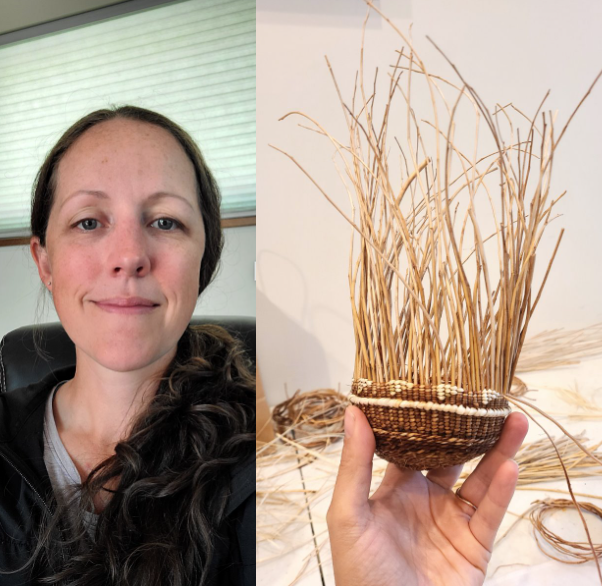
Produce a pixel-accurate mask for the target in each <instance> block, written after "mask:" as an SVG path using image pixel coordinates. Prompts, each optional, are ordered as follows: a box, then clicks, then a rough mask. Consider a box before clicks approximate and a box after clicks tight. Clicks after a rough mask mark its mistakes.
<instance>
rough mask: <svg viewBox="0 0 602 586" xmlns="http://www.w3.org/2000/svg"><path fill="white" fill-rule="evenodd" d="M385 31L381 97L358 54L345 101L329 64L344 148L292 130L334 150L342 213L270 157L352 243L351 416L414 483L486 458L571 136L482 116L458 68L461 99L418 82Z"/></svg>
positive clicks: (541, 118)
mask: <svg viewBox="0 0 602 586" xmlns="http://www.w3.org/2000/svg"><path fill="white" fill-rule="evenodd" d="M368 3H369V2H368ZM384 18H385V19H386V17H384ZM386 20H388V19H386ZM388 22H389V23H390V21H388ZM390 24H391V26H393V28H394V29H395V30H396V32H397V33H398V34H399V35H400V37H401V38H402V41H403V44H404V46H403V47H402V48H401V50H399V51H397V52H396V54H395V55H394V59H393V62H394V64H393V65H391V64H390V61H388V62H387V63H386V65H387V68H386V69H387V73H388V79H387V81H386V86H384V87H385V89H384V90H383V89H382V88H383V86H382V85H381V86H379V85H378V81H379V80H378V75H375V77H374V79H373V80H372V79H371V80H370V83H365V81H364V49H363V48H364V43H363V40H362V50H361V56H360V65H359V72H358V75H357V77H356V82H355V89H354V92H353V97H352V99H351V101H349V102H346V101H345V100H344V99H343V97H342V94H341V91H340V89H339V86H338V84H337V82H336V79H335V76H334V74H332V69H331V68H330V64H329V63H328V60H327V63H328V67H329V69H330V71H331V74H332V78H333V80H334V84H335V88H336V91H337V94H338V96H339V100H340V102H341V106H342V110H343V115H344V117H345V121H346V125H347V129H348V138H347V139H346V140H344V141H339V140H338V139H336V138H335V137H334V136H332V135H331V134H330V133H329V132H328V130H326V129H325V128H324V127H323V126H322V125H321V124H320V123H319V122H317V121H316V120H314V119H313V118H311V117H310V116H308V115H307V114H304V113H301V112H292V113H290V114H287V116H290V115H292V114H294V115H298V116H301V117H303V118H304V119H305V120H308V121H310V122H311V123H312V125H313V126H312V128H311V130H314V131H316V132H318V133H319V134H321V135H322V136H324V137H327V138H328V139H330V141H331V142H332V145H333V146H334V147H335V149H336V153H337V155H338V157H339V158H338V161H340V164H342V171H343V172H342V173H340V175H341V177H342V179H343V182H344V183H345V185H346V188H347V192H348V194H349V198H350V201H351V209H352V211H351V213H350V214H347V213H345V212H344V211H343V210H342V209H341V207H340V206H339V205H337V203H336V202H335V201H334V200H333V198H332V197H331V196H330V195H328V194H327V193H326V192H325V191H324V190H323V189H322V188H321V187H320V185H319V184H318V182H317V181H316V180H315V179H313V177H312V175H311V174H310V173H309V172H308V171H306V170H305V169H304V167H303V166H302V165H300V164H299V163H298V162H297V161H296V160H295V159H294V158H293V157H292V156H291V155H289V154H288V153H286V152H284V151H281V152H283V153H284V154H285V155H286V156H288V157H289V158H290V159H291V160H292V161H293V162H294V163H295V164H296V165H297V166H298V167H299V168H300V169H301V170H302V171H303V172H304V173H305V174H306V175H307V176H308V177H309V178H310V179H311V181H312V182H313V183H314V185H316V187H318V189H320V191H321V192H322V194H323V195H324V196H325V197H326V198H327V199H328V200H329V201H330V202H331V203H332V204H333V205H334V206H335V207H336V208H337V210H338V211H339V212H340V213H341V214H342V215H343V216H344V217H345V218H346V220H347V221H348V222H349V223H350V224H351V225H352V227H353V230H354V233H355V234H356V236H355V238H352V245H351V257H350V266H349V285H350V294H351V302H352V314H353V326H354V331H355V342H356V356H355V370H354V375H353V381H352V394H351V396H350V401H351V402H352V403H353V404H355V405H357V406H358V407H360V408H361V409H362V410H363V412H364V413H365V414H366V416H367V418H368V420H369V422H370V424H371V426H372V428H373V431H374V434H375V437H376V445H377V449H376V451H377V454H378V455H379V456H381V457H382V458H384V459H385V460H388V461H390V462H394V463H395V464H397V465H399V466H401V467H407V468H412V469H416V470H424V469H430V468H438V467H442V466H450V465H454V464H460V463H463V462H466V461H468V460H470V459H471V458H474V457H475V456H477V455H479V454H482V453H484V452H486V451H487V450H489V449H490V448H491V447H492V446H493V445H494V443H495V442H496V440H497V439H498V437H499V435H500V433H501V428H502V425H503V423H504V420H505V418H506V416H507V415H508V414H509V412H510V407H509V403H508V401H507V400H506V397H507V396H508V393H509V391H510V388H511V385H512V380H513V377H514V373H515V370H516V367H517V362H518V358H519V354H520V351H521V347H522V345H523V342H524V340H525V336H526V334H527V327H528V325H529V321H530V320H531V317H532V315H533V312H534V310H535V308H536V306H537V304H538V302H539V300H540V296H541V294H542V290H543V288H544V285H545V282H546V280H547V277H548V274H549V271H550V269H551V265H552V262H553V259H554V256H555V254H556V251H557V249H558V245H559V244H560V240H561V238H562V231H561V232H560V233H559V234H557V235H556V237H555V242H556V244H555V247H550V248H549V250H548V253H547V255H546V256H547V258H545V259H541V258H537V265H538V269H539V270H538V272H536V253H537V250H538V246H539V245H540V242H541V240H542V238H543V236H544V233H546V229H547V228H548V225H549V224H550V222H551V221H552V220H553V219H554V217H555V216H554V215H553V210H554V206H555V205H556V203H557V202H558V200H559V199H560V198H561V197H562V195H564V194H560V195H558V196H557V197H554V195H553V193H552V192H551V188H550V181H551V176H552V165H553V161H554V156H555V152H556V149H557V147H558V143H559V141H560V139H561V138H562V135H563V134H564V132H565V130H566V126H565V127H564V128H563V129H562V131H561V132H560V133H559V134H558V135H557V134H556V133H555V127H554V120H555V117H554V116H553V115H552V114H551V113H548V112H545V111H544V110H543V104H544V102H545V98H544V101H543V102H542V103H541V105H540V106H539V108H538V109H537V111H536V112H535V114H534V115H533V116H532V117H528V116H527V115H525V114H524V113H523V112H521V111H520V110H518V109H517V108H515V107H514V106H513V105H512V104H508V105H506V106H503V107H502V106H499V105H498V106H496V108H495V109H494V110H493V111H490V110H489V109H488V108H487V107H486V106H485V105H484V103H483V102H482V100H481V99H480V98H479V96H478V95H477V93H476V92H475V90H474V89H473V88H472V87H471V86H470V85H469V84H468V83H466V82H465V81H464V79H463V78H462V76H461V74H460V73H459V72H458V70H457V69H456V68H455V66H453V64H451V63H450V65H451V66H452V68H453V69H454V71H455V74H456V76H457V78H458V82H456V83H452V82H450V81H448V80H446V79H444V78H443V77H441V76H439V75H433V74H431V73H429V71H428V70H427V68H426V65H425V64H424V62H423V61H422V59H421V58H420V56H419V55H418V54H417V52H416V51H415V49H414V47H413V45H412V42H411V41H410V40H409V39H408V38H407V36H406V35H404V33H402V32H401V31H399V30H398V29H396V28H395V27H394V25H393V24H392V23H390ZM364 30H365V28H364ZM433 45H434V43H433ZM441 54H442V55H443V53H441ZM443 57H445V55H443ZM445 58H446V57H445ZM446 59H447V58H446ZM377 74H378V72H377ZM420 83H422V84H423V87H424V88H426V89H425V93H424V94H423V96H424V95H427V96H428V99H429V100H430V104H431V106H432V109H431V115H430V119H427V120H425V119H423V118H422V117H421V116H418V115H417V114H416V110H417V109H418V108H422V107H423V106H424V97H422V98H421V99H419V100H416V99H414V100H413V95H414V93H415V91H416V88H417V87H418V86H419V84H420ZM594 83H595V82H594ZM379 87H380V90H379V89H378V88H379ZM590 91H591V88H590ZM588 94H589V92H588ZM586 96H587V94H586ZM546 97H547V96H546ZM584 99H585V97H584ZM415 102H416V103H415ZM582 102H583V100H582ZM582 102H581V103H582ZM581 103H580V104H579V106H580V105H581ZM467 105H468V107H469V108H468V109H469V113H470V116H467V114H466V110H467V108H466V106H467ZM579 106H578V107H579ZM578 107H577V109H578ZM399 108H401V110H402V113H401V115H400V114H399V111H398V110H399ZM396 110H397V112H396ZM575 111H576V110H575ZM460 112H461V113H462V114H461V116H459V113H460ZM574 114H575V112H573V115H574ZM287 116H285V117H284V118H286V117H287ZM571 119H572V116H571V117H570V118H569V122H570V120H571ZM393 120H395V121H394V123H393V122H392V121H393ZM567 125H568V123H567ZM457 126H459V128H458V127H457ZM502 129H503V130H502ZM467 133H468V135H469V136H470V137H474V138H471V141H472V144H470V145H469V147H468V148H463V147H461V146H460V142H461V140H460V139H458V140H456V136H457V135H462V140H465V138H466V135H467ZM481 135H485V139H483V138H482V136H481ZM483 140H485V141H486V142H487V143H488V147H487V151H486V154H483V153H482V152H481V151H482V149H481V148H480V146H481V142H483ZM277 150H280V149H277ZM345 177H346V179H345ZM354 241H355V242H354ZM540 255H541V253H540ZM539 265H542V266H541V267H540V266H539ZM536 275H537V278H536Z"/></svg>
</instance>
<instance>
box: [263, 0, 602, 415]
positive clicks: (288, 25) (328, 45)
mask: <svg viewBox="0 0 602 586" xmlns="http://www.w3.org/2000/svg"><path fill="white" fill-rule="evenodd" d="M378 5H379V6H380V7H381V8H382V9H383V10H384V11H385V12H387V13H388V14H390V15H391V17H392V18H393V19H394V20H395V22H396V23H397V24H398V25H399V26H400V27H401V28H402V29H404V30H407V29H408V27H409V25H410V23H412V22H413V23H414V28H413V37H414V39H415V44H416V47H417V49H418V50H419V52H420V53H421V54H422V55H423V58H424V59H427V58H428V59H429V61H428V63H433V64H434V67H435V68H436V69H438V70H442V69H445V67H444V65H443V63H442V62H441V59H440V58H438V57H436V55H435V54H434V50H433V49H432V47H430V45H429V44H428V42H427V41H426V40H425V35H427V34H428V35H429V36H431V37H432V38H433V39H434V40H435V41H436V42H437V43H438V44H439V45H440V46H441V47H442V48H444V50H445V51H446V53H447V54H448V55H449V56H450V57H451V58H452V60H453V61H454V63H456V64H457V65H458V66H459V67H460V69H461V71H462V72H463V74H464V75H465V77H466V78H467V79H468V80H469V81H470V83H471V84H472V85H474V86H475V87H476V88H477V89H478V91H479V93H480V95H481V97H482V98H483V99H484V100H485V102H486V103H487V104H488V105H489V106H493V105H494V104H495V102H496V101H499V102H500V103H503V104H506V103H508V102H509V101H513V102H514V103H515V104H517V105H519V107H521V108H523V109H525V110H526V111H528V112H533V111H535V109H536V107H537V105H538V104H539V102H540V101H541V99H542V97H543V95H544V94H545V92H546V90H547V89H548V88H551V89H552V94H551V97H550V99H549V101H548V108H549V109H552V110H556V109H558V110H559V111H560V114H559V117H558V123H559V124H561V123H562V122H564V121H566V119H567V117H568V115H569V113H570V111H571V110H572V109H573V108H574V107H575V105H576V104H577V103H578V102H579V100H580V98H581V97H582V96H583V94H584V93H585V91H586V89H587V87H588V86H589V84H590V83H591V82H592V80H593V79H594V77H595V75H596V74H597V73H598V71H599V70H600V69H602V36H601V35H600V34H599V31H600V30H601V27H602V5H600V4H599V3H595V2H590V1H588V0H578V1H577V2H574V3H562V2H554V3H552V4H551V3H550V2H548V1H547V0H532V1H530V2H523V1H522V0H508V1H506V2H498V3H494V2H482V1H481V0H457V1H455V2H448V1H447V0H420V1H411V0H403V1H402V0H381V1H380V2H379V3H378ZM364 15H365V5H364V3H363V2H361V1H360V0H344V1H338V0H331V1H330V2H324V1H322V0H287V2H281V1H279V0H258V3H257V43H258V44H257V62H258V74H257V98H258V100H257V101H258V105H257V126H258V134H257V176H258V194H259V196H258V238H257V258H258V264H257V288H258V296H257V320H258V359H259V364H260V368H261V370H262V376H263V380H264V386H265V389H266V394H267V397H268V401H269V402H271V403H272V404H274V403H275V402H277V401H280V400H283V399H284V396H285V395H284V387H285V385H287V387H288V391H289V393H292V392H294V391H295V390H296V389H297V388H301V389H303V390H311V389H315V388H318V387H324V386H333V387H337V386H338V385H339V384H340V385H341V388H342V390H344V391H346V390H348V388H349V386H348V385H349V383H350V379H351V376H352V368H353V356H354V343H353V332H352V327H351V319H350V310H349V301H348V289H347V258H348V248H349V234H350V230H349V227H348V226H347V225H346V224H345V222H344V221H343V220H342V219H341V218H340V217H339V216H338V215H337V213H336V212H335V211H334V210H333V209H332V208H331V207H330V206H329V204H328V203H327V202H326V201H325V200H324V198H323V197H322V196H321V195H320V194H319V193H318V192H317V190H316V189H315V188H314V187H313V186H312V185H311V183H310V182H309V181H308V180H307V179H306V178H305V177H304V176H303V175H302V174H301V173H300V171H299V170H298V169H296V168H295V167H294V166H293V164H292V163H291V162H290V161H289V160H287V159H285V158H284V157H283V156H282V155H281V154H279V153H277V152H275V151H273V150H272V149H270V148H269V147H268V143H272V144H275V145H278V146H279V147H281V148H284V149H286V150H288V151H289V152H290V153H291V154H294V155H295V157H296V158H297V159H298V160H299V161H300V162H302V163H303V164H304V165H305V166H306V167H307V168H308V169H310V170H311V171H312V173H313V174H314V175H315V177H316V178H318V179H319V180H320V182H321V183H322V185H323V186H324V187H325V188H326V189H327V191H328V192H329V193H331V194H332V195H333V196H334V197H335V198H336V199H337V201H338V202H340V204H341V206H343V207H344V208H345V209H348V204H347V197H346V195H345V193H344V191H343V190H342V188H341V187H340V183H339V179H338V177H337V175H336V172H335V170H334V167H333V165H332V162H331V155H332V150H331V149H330V148H329V147H328V146H327V145H325V144H324V143H323V142H322V141H321V140H320V139H319V137H317V136H315V135H314V136H312V135H311V134H310V133H308V132H306V131H303V130H301V129H299V128H298V127H297V126H296V123H297V121H296V120H290V119H289V120H287V121H284V122H278V118H280V117H281V116H282V115H283V114H285V113H287V112H289V111H291V110H302V111H305V112H307V113H308V114H311V115H312V116H314V117H315V118H316V119H318V120H319V121H320V122H322V123H324V124H325V125H326V126H327V127H328V128H329V129H331V130H333V132H334V133H338V136H342V133H341V130H342V128H343V118H342V114H341V112H340V109H339V107H338V104H337V99H336V95H335V92H334V89H333V87H332V83H331V81H330V78H329V75H328V71H327V69H326V66H325V62H324V55H325V54H327V55H328V56H329V58H330V60H331V63H332V65H333V67H334V69H335V71H336V74H337V78H338V80H339V83H340V85H341V88H342V91H343V92H344V93H345V95H346V96H349V95H350V90H351V85H352V82H353V79H354V75H355V71H356V68H357V65H358V50H359V44H360V28H361V23H362V20H363V18H364ZM366 45H367V48H368V50H369V51H368V52H369V53H371V54H372V55H375V54H376V55H378V54H380V55H382V56H383V58H382V59H381V65H382V64H383V63H384V64H385V65H388V64H389V63H391V61H392V50H393V48H396V47H398V46H399V43H398V42H397V41H395V39H394V36H393V35H392V34H391V31H390V30H389V29H388V28H387V26H386V25H385V24H384V23H383V21H382V20H381V19H380V18H379V17H378V16H375V15H373V16H372V17H371V20H370V22H369V26H368V29H367V32H366ZM367 59H368V61H370V60H371V58H370V57H367ZM446 71H447V73H449V69H447V70H446ZM383 73H384V71H383V70H381V74H383ZM601 106H602V85H600V86H599V87H598V88H596V90H595V92H594V93H593V94H592V96H591V98H590V100H589V101H588V102H587V103H586V104H585V106H584V108H583V110H582V111H581V112H580V113H579V115H578V116H577V118H576V119H575V120H574V123H573V124H572V127H571V129H570V131H569V133H568V134H567V135H566V137H565V138H564V139H563V144H562V145H561V147H560V148H559V151H558V153H557V155H558V157H557V162H556V166H555V170H554V186H555V192H556V194H558V193H560V192H562V191H564V190H565V189H566V190H568V192H569V194H568V196H567V197H566V198H565V200H564V201H563V202H562V203H561V205H560V207H559V208H558V211H559V212H560V213H562V214H563V215H562V217H561V218H559V219H558V220H556V221H555V225H553V226H552V230H551V232H550V235H551V236H552V237H553V236H554V235H556V234H557V233H558V229H559V228H560V227H564V228H565V229H566V233H565V238H564V240H563V243H562V246H561V250H560V252H559V254H558V258H557V262H556V265H555V267H554V269H553V271H552V274H551V276H550V279H549V283H548V286H547V290H546V292H545V293H544V296H543V298H542V301H541V303H540V306H539V307H538V311H537V314H536V316H535V318H534V321H533V322H532V328H531V330H530V331H531V332H536V331H539V330H542V329H547V328H556V327H567V328H571V327H579V326H585V325H587V324H591V323H594V322H599V321H601V320H602V306H601V304H600V302H599V296H600V293H599V292H600V290H601V289H602V270H601V267H600V265H601V264H602V263H601V260H602V259H601V255H602V229H601V218H602V197H601V196H600V179H599V165H600V163H599V162H600V161H601V160H602V140H600V137H601V136H602V116H601V115H600V111H601ZM550 247H551V239H550V241H549V244H548V245H545V246H544V248H542V252H546V251H548V252H549V250H550ZM540 264H541V263H540ZM541 270H542V267H541V266H540V274H541Z"/></svg>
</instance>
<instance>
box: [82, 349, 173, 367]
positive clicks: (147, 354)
mask: <svg viewBox="0 0 602 586" xmlns="http://www.w3.org/2000/svg"><path fill="white" fill-rule="evenodd" d="M175 352H176V346H172V347H171V348H167V349H166V348H132V347H131V346H130V347H128V348H120V347H119V345H118V344H115V345H113V346H111V347H109V348H94V349H91V350H89V351H86V350H85V349H84V350H83V354H85V355H86V358H85V360H86V361H91V362H93V363H96V364H98V365H99V366H101V367H103V368H105V369H106V370H112V371H114V372H135V371H141V370H146V369H151V370H155V369H160V370H162V369H165V368H167V366H168V365H169V363H170V362H171V360H172V358H173V356H174V355H175ZM81 358H83V356H81V357H79V356H78V364H79V361H80V359H81Z"/></svg>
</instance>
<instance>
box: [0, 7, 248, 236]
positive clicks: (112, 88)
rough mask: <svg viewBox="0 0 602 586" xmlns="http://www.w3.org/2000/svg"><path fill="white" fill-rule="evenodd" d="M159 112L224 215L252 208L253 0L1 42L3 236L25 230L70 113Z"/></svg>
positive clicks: (160, 11)
mask: <svg viewBox="0 0 602 586" xmlns="http://www.w3.org/2000/svg"><path fill="white" fill-rule="evenodd" d="M123 104H133V105H137V106H141V107H144V108H149V109H151V110H156V111H158V112H160V113H162V114H164V115H166V116H168V117H169V118H171V119H173V120H174V121H175V122H177V123H178V124H180V125H181V126H182V127H183V128H185V129H186V130H187V131H188V132H189V133H190V134H191V135H192V136H193V138H194V139H195V140H196V141H197V143H198V144H199V146H200V148H201V151H202V152H203V154H204V156H205V159H206V161H207V163H208V165H209V167H210V168H211V170H212V171H213V173H214V175H215V176H216V179H217V182H218V184H219V186H220V188H221V191H222V196H223V204H222V213H223V215H224V217H236V216H243V215H254V213H255V1H254V0H230V1H224V0H186V1H183V2H179V3H172V4H168V5H165V6H160V7H157V8H152V9H148V10H146V11H143V12H138V13H133V14H128V15H126V16H121V17H117V18H114V19H110V20H106V21H102V22H97V23H94V24H88V25H85V26H82V27H80V28H76V29H71V30H67V31H63V32H59V33H55V34H52V35H49V36H45V37H40V38H35V39H31V40H27V41H22V42H20V43H16V44H14V45H7V46H4V47H1V48H0V238H2V237H14V236H26V235H28V234H29V229H28V224H29V211H30V198H31V186H32V183H33V181H34V178H35V175H36V173H37V171H38V169H39V167H40V165H41V164H42V162H43V160H44V157H45V155H46V154H47V152H48V151H49V150H50V148H52V145H53V144H54V143H55V142H56V141H57V140H58V138H59V137H60V135H61V134H62V132H64V131H65V130H66V129H67V128H68V127H69V126H70V125H71V124H72V123H73V122H75V121H76V120H77V119H79V118H80V117H81V116H83V115H85V114H87V113H88V112H91V111H93V110H96V109H99V108H105V107H107V106H110V105H123Z"/></svg>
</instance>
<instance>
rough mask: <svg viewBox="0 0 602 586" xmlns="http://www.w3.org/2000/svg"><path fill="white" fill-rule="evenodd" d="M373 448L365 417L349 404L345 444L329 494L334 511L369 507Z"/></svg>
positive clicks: (357, 510) (348, 510)
mask: <svg viewBox="0 0 602 586" xmlns="http://www.w3.org/2000/svg"><path fill="white" fill-rule="evenodd" d="M375 447H376V442H375V440H374V433H373V432H372V428H371V427H370V424H369V423H368V420H367V419H366V416H365V415H364V414H363V413H362V411H361V410H360V409H358V408H357V407H355V406H354V405H350V406H349V407H347V409H346V410H345V443H344V444H343V451H342V454H341V464H340V466H339V473H338V475H337V480H336V484H335V487H334V493H333V495H332V506H333V508H335V509H339V507H340V510H343V511H346V512H347V513H352V512H359V511H360V510H361V509H362V508H364V507H367V506H368V497H369V495H370V483H371V481H372V458H373V457H374V449H375Z"/></svg>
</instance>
